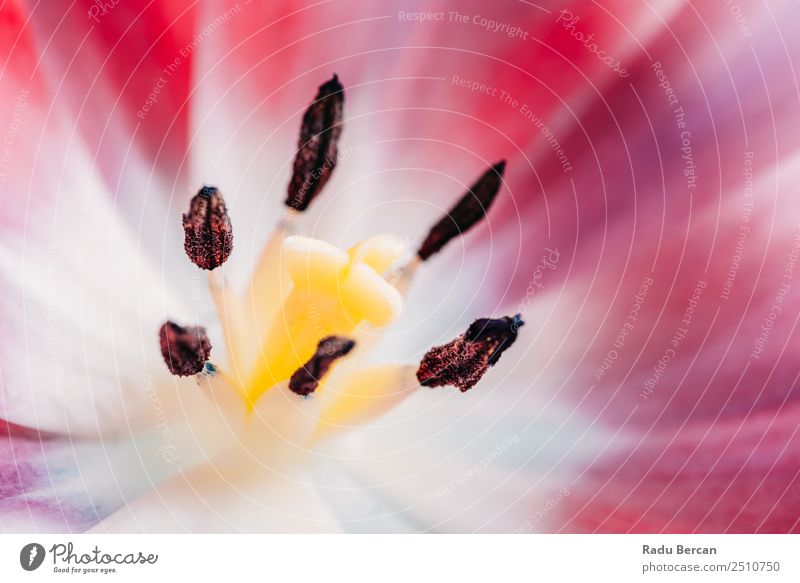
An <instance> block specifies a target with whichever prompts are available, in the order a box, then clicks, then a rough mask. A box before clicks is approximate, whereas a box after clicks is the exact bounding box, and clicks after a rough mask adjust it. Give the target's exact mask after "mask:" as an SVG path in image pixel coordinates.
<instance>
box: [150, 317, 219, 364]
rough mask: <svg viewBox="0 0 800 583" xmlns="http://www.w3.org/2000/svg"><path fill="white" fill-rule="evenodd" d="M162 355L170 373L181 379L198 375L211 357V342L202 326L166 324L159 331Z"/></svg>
mask: <svg viewBox="0 0 800 583" xmlns="http://www.w3.org/2000/svg"><path fill="white" fill-rule="evenodd" d="M158 337H159V340H160V341H161V355H162V356H163V357H164V362H165V363H167V368H168V369H169V371H170V372H171V373H172V374H174V375H177V376H180V377H187V376H191V375H194V374H197V373H199V372H201V371H202V370H203V368H204V367H205V363H206V361H207V360H208V358H209V356H211V342H209V340H208V336H206V329H205V328H203V327H202V326H186V327H183V326H179V325H178V324H176V323H175V322H169V321H167V322H164V324H162V326H161V329H160V330H159V331H158Z"/></svg>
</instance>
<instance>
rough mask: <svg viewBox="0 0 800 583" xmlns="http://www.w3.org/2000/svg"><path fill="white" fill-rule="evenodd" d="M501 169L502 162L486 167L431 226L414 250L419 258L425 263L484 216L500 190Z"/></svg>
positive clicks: (501, 181)
mask: <svg viewBox="0 0 800 583" xmlns="http://www.w3.org/2000/svg"><path fill="white" fill-rule="evenodd" d="M505 169H506V161H505V160H502V161H500V162H498V163H497V164H495V165H494V166H492V167H491V168H489V169H488V170H487V171H486V172H485V173H484V174H483V176H481V177H480V178H479V179H478V181H477V182H476V183H475V184H473V185H472V187H471V188H470V189H469V191H467V193H466V194H465V195H464V196H462V197H461V200H459V201H458V202H457V203H456V204H455V206H454V207H453V208H452V209H450V212H448V213H447V215H445V216H444V217H442V219H441V220H440V221H439V222H438V223H436V224H435V225H434V226H433V228H432V229H431V230H430V232H429V233H428V236H427V237H426V238H425V241H423V243H422V245H421V246H420V248H419V251H417V255H419V258H420V259H422V260H423V261H425V260H426V259H428V257H430V256H431V255H433V254H434V253H438V252H439V251H441V250H442V248H443V247H444V246H445V245H447V243H449V242H450V241H451V240H452V239H454V238H455V237H458V236H459V235H463V234H464V233H466V232H467V230H469V229H470V228H471V227H472V226H473V225H474V224H475V223H477V222H478V221H480V220H481V219H482V218H483V217H484V216H486V213H487V212H488V211H489V207H490V206H492V202H494V199H495V197H496V196H497V193H498V192H499V191H500V186H501V185H502V183H503V173H504V172H505Z"/></svg>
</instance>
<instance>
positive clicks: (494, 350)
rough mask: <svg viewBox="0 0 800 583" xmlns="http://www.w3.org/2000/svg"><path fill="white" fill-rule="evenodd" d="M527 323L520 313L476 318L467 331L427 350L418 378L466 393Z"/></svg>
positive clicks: (423, 381) (434, 384)
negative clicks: (511, 316)
mask: <svg viewBox="0 0 800 583" xmlns="http://www.w3.org/2000/svg"><path fill="white" fill-rule="evenodd" d="M524 324H525V323H524V322H523V321H522V318H521V317H520V315H519V314H517V315H516V316H514V317H513V318H509V317H507V316H506V317H503V318H481V319H479V320H475V322H473V323H472V325H470V327H469V328H468V329H467V331H466V333H464V334H462V335H461V336H459V337H458V338H456V339H455V340H452V341H450V342H448V343H447V344H444V345H442V346H435V347H433V348H432V349H430V350H429V351H428V352H427V354H425V356H424V357H423V358H422V362H421V363H420V366H419V369H418V370H417V380H419V382H420V384H421V385H423V386H426V387H443V386H445V385H453V386H456V387H458V388H459V390H460V391H461V392H462V393H464V392H466V391H468V390H469V389H471V388H472V387H474V386H475V384H476V383H477V382H478V381H479V380H481V377H483V375H484V373H485V372H486V371H487V370H488V369H489V367H491V366H494V365H495V364H497V361H498V360H500V355H501V354H502V353H503V352H504V351H505V350H506V349H507V348H508V347H509V346H511V345H512V344H513V343H514V341H515V340H516V339H517V332H518V331H519V328H520V326H523V325H524Z"/></svg>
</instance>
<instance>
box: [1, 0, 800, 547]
mask: <svg viewBox="0 0 800 583" xmlns="http://www.w3.org/2000/svg"><path fill="white" fill-rule="evenodd" d="M798 18H800V9H799V8H798V7H797V5H796V4H794V3H789V2H783V3H773V2H766V1H765V0H759V1H755V2H743V1H740V0H718V1H715V2H690V1H685V2H681V1H675V0H656V1H649V2H648V1H645V2H639V1H638V0H637V1H633V2H630V1H626V2H623V1H616V0H610V1H603V2H594V1H564V2H561V3H554V2H551V1H549V0H542V1H540V2H528V1H526V0H518V1H512V0H504V1H502V2H497V3H486V2H477V1H472V0H468V1H465V2H458V3H455V2H450V3H448V2H441V1H428V2H412V1H409V2H399V1H397V2H394V1H390V2H381V3H363V2H354V1H350V0H321V1H316V2H315V1H313V0H311V1H309V2H282V1H262V0H241V1H239V2H233V1H232V0H224V1H217V0H199V1H195V2H177V1H172V0H159V1H156V2H143V1H141V0H108V1H105V2H103V1H101V0H96V1H89V0H77V1H75V2H60V1H54V2H48V3H46V4H45V3H34V2H25V1H21V0H9V1H7V2H5V3H4V4H3V5H2V7H1V8H0V43H2V56H3V58H2V68H0V76H2V83H0V92H1V93H2V99H0V107H2V110H1V114H0V140H2V142H1V143H0V286H1V287H0V290H1V292H0V530H2V531H6V532H27V531H39V532H62V531H83V530H87V529H92V528H94V529H96V530H98V531H123V532H152V531H165V530H166V531H172V532H184V531H199V532H217V531H231V532H239V531H273V530H276V531H287V530H292V531H303V532H309V531H311V532H313V531H344V532H747V533H751V532H789V531H796V530H798V522H800V480H798V473H799V472H800V454H798V451H800V448H799V446H800V436H798V435H797V430H798V429H797V428H798V419H799V418H800V403H798V396H799V395H800V392H798V375H799V374H800V365H799V364H798V363H799V362H800V334H799V333H798V331H797V330H796V328H797V325H798V318H799V317H800V271H798V268H797V262H798V257H800V204H799V203H798V197H797V193H796V192H795V188H796V184H797V180H798V178H800V176H798V171H800V158H798V152H800V134H798V132H797V127H798V123H799V122H800V119H799V118H800V107H799V106H800V102H799V100H800V87H799V86H798V79H797V73H796V69H795V64H797V62H798V58H799V57H800V53H798V49H799V48H800V47H799V46H798V43H800V40H798V36H797V34H796V31H795V30H794V23H796V22H797V19H798ZM334 73H335V74H337V75H338V78H339V79H340V80H341V82H342V84H343V86H344V87H345V92H346V97H345V109H344V123H343V128H344V129H343V132H342V137H341V141H340V145H339V147H340V152H339V154H340V155H339V163H338V165H337V167H336V171H335V172H334V173H333V175H332V178H331V180H330V182H329V183H328V185H327V186H326V189H325V192H323V193H322V194H321V195H320V197H319V200H317V201H316V202H315V204H314V206H313V207H312V208H310V209H309V210H308V212H306V213H304V214H303V216H302V221H301V222H300V224H299V229H300V231H301V232H302V233H303V234H304V235H307V236H311V237H315V238H319V239H323V240H325V241H328V242H330V243H332V244H334V245H337V246H339V247H342V248H346V247H348V246H350V245H353V244H355V243H356V242H358V241H359V240H361V239H364V238H365V237H368V236H370V235H374V234H377V233H384V232H388V233H393V234H395V235H397V236H399V237H400V238H402V239H404V240H407V241H409V242H410V243H411V244H412V245H413V244H414V242H416V241H419V240H420V239H421V238H422V237H424V235H425V233H426V232H427V229H428V228H429V227H430V225H431V224H432V223H433V222H435V221H436V220H438V218H439V217H440V216H441V215H442V213H444V212H446V210H447V209H448V208H449V207H450V206H451V204H452V202H453V201H454V200H456V199H457V197H459V196H460V195H461V194H462V193H463V192H464V191H465V190H466V189H467V187H468V186H469V185H470V184H471V183H472V181H473V180H474V179H475V178H476V177H477V176H479V175H480V173H482V172H483V171H484V170H485V169H486V168H487V167H488V166H490V165H491V164H494V163H495V162H497V161H498V160H500V159H506V160H507V161H508V166H507V169H506V172H505V184H504V186H503V190H502V192H501V193H500V195H499V196H498V199H497V200H496V202H495V204H494V206H493V207H492V209H491V211H490V212H489V213H488V215H487V217H486V220H485V221H483V222H482V223H481V224H480V225H479V226H477V227H475V229H474V230H473V231H471V232H470V233H469V234H468V235H466V236H465V237H463V238H461V239H460V240H458V241H456V242H454V243H453V244H451V245H450V246H448V247H447V249H445V250H444V251H443V252H442V253H440V254H439V255H437V256H436V257H435V258H432V259H431V261H430V262H427V263H426V264H424V265H423V266H421V268H420V270H419V273H418V277H417V279H416V280H415V281H414V283H413V285H412V287H411V288H410V290H409V293H408V297H407V302H406V306H405V309H404V312H403V314H402V316H401V317H400V318H399V319H398V320H397V321H396V322H394V323H393V324H392V325H391V326H390V327H389V328H387V329H386V330H385V331H384V336H385V337H384V340H383V342H382V343H381V346H380V348H379V349H378V350H377V351H376V352H375V353H374V354H373V357H372V359H373V361H374V362H376V363H390V362H407V363H418V362H419V360H420V358H421V357H422V355H423V354H424V353H425V351H426V350H428V348H430V347H431V346H433V345H437V344H442V343H444V342H447V341H448V340H450V339H452V338H453V337H455V336H457V335H458V334H460V333H462V332H463V331H464V330H465V329H466V327H467V326H468V325H469V324H470V323H471V322H472V321H473V320H475V319H476V318H479V317H486V316H495V317H496V316H501V315H508V314H515V313H520V314H521V315H522V317H523V318H524V320H525V322H526V325H525V327H524V328H523V329H521V331H520V335H519V338H518V339H517V342H516V343H515V344H514V346H513V348H511V349H509V350H508V351H507V352H506V353H504V355H503V359H502V360H501V361H500V362H499V363H498V365H497V366H496V367H494V368H493V369H492V370H491V371H489V372H488V373H487V374H486V376H485V377H484V379H483V380H482V382H481V383H480V384H479V385H478V386H476V387H475V388H474V389H472V390H471V391H469V392H467V393H463V394H462V393H459V392H458V391H457V390H454V389H452V388H438V389H428V388H425V387H422V388H420V389H418V390H416V391H415V393H414V394H413V395H411V396H410V397H409V398H407V399H405V400H404V401H403V402H402V403H400V404H399V405H397V406H396V407H393V408H392V410H391V411H389V412H388V413H387V414H386V415H382V416H375V417H374V418H373V419H370V421H369V423H367V424H366V425H365V426H363V427H361V428H359V429H357V430H353V431H347V432H342V434H341V435H337V436H336V437H335V439H331V440H327V441H326V442H324V443H319V444H314V445H312V446H308V447H306V446H304V447H303V456H302V458H298V459H300V460H301V461H298V462H297V463H296V464H295V465H296V466H297V467H296V468H295V469H293V470H292V472H288V471H287V472H284V469H283V468H284V466H283V465H282V463H281V464H279V463H278V462H277V461H276V462H275V465H274V466H273V465H272V464H271V460H270V459H269V456H266V457H265V458H264V459H261V460H258V461H257V462H251V463H252V464H254V465H258V466H259V468H260V469H259V472H256V474H255V475H251V473H249V472H248V467H247V466H248V464H247V463H245V464H244V465H243V466H242V467H239V468H237V469H236V470H235V471H234V472H233V473H232V474H231V473H225V472H220V471H218V467H219V462H218V461H215V460H218V459H219V458H218V457H216V456H217V455H218V453H219V451H221V448H222V447H223V444H224V443H226V440H228V439H230V438H231V436H230V428H229V427H228V426H227V425H225V424H224V423H221V422H220V421H219V419H218V416H216V415H215V411H216V406H215V404H214V403H213V402H212V401H210V400H209V399H208V398H207V396H206V395H204V394H203V391H202V390H201V389H200V387H199V386H198V382H197V381H196V380H195V379H193V378H188V379H179V378H177V377H172V376H170V375H169V372H168V370H167V369H166V367H165V366H164V362H163V360H162V358H161V354H160V353H159V347H158V336H157V331H158V327H159V326H160V325H161V323H162V322H163V321H164V320H165V319H167V318H175V319H177V320H180V321H184V322H190V323H191V322H195V323H199V322H203V323H204V324H205V325H207V326H208V327H209V335H210V336H211V338H212V341H213V343H214V346H215V350H219V352H218V353H216V352H215V353H214V354H215V355H216V354H219V355H220V357H221V355H223V354H224V349H223V346H224V343H223V341H222V339H221V332H220V330H219V327H218V326H216V325H214V324H213V322H214V319H213V307H212V303H211V301H210V299H209V298H208V293H207V289H206V286H205V282H204V281H203V280H202V278H201V275H200V274H199V273H198V270H197V269H196V268H195V267H194V266H193V265H192V264H191V263H190V262H189V261H187V259H186V256H185V255H184V252H183V233H182V229H181V222H180V221H181V214H182V213H184V212H186V210H187V208H188V204H189V200H190V198H191V197H192V195H193V194H195V193H196V192H197V190H198V189H199V188H200V187H201V186H202V185H203V184H213V185H215V186H217V187H219V188H220V190H221V191H222V192H223V193H224V195H225V199H226V202H227V204H228V208H229V210H230V216H231V221H232V223H233V225H234V229H235V241H236V242H235V251H234V254H233V256H232V259H231V260H230V261H229V262H228V263H227V264H226V265H225V267H224V273H225V277H226V278H227V279H228V281H229V282H230V283H231V285H232V286H234V287H235V288H237V289H242V288H243V287H244V286H245V285H246V283H247V280H248V277H249V274H250V272H251V271H252V269H253V266H254V264H255V263H256V260H257V259H258V256H259V252H260V249H261V247H262V246H263V245H264V243H265V242H266V241H267V239H268V237H269V236H270V232H271V231H272V229H273V228H274V226H275V225H276V224H277V222H278V221H279V220H280V218H281V217H282V215H283V214H284V213H285V208H284V207H283V200H284V198H285V193H286V184H287V182H288V181H289V178H290V175H291V168H292V160H293V158H294V155H295V152H296V146H297V132H298V128H299V126H300V120H301V117H302V115H303V112H304V110H305V108H306V107H307V106H308V104H309V103H310V101H311V100H312V99H313V96H314V94H315V92H316V90H317V87H318V86H319V85H320V84H321V83H323V82H324V81H326V80H327V79H329V78H330V77H331V76H332V75H333V74H334ZM428 263H430V264H428ZM217 347H219V348H217ZM299 402H300V401H298V403H299ZM298 406H302V405H298ZM197 468H202V469H201V470H200V472H201V474H200V475H205V476H206V477H207V478H208V480H210V481H211V482H213V483H214V485H213V486H212V487H208V488H205V489H203V488H198V487H196V486H197V484H198V483H201V482H202V480H200V481H198V479H195V478H192V479H189V478H187V477H186V476H189V475H193V476H195V477H196V476H197V471H198V470H197ZM220 476H224V478H222V479H220ZM270 476H271V477H270ZM275 476H278V477H279V478H280V480H282V484H281V485H280V486H279V487H276V488H273V487H272V485H270V483H271V480H272V478H275ZM262 478H263V480H265V481H266V484H264V483H262V481H260V480H262ZM214 480H216V482H214Z"/></svg>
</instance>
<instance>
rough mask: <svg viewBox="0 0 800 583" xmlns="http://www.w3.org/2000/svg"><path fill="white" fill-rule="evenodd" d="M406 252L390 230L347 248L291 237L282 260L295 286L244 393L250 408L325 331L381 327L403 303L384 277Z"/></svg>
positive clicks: (270, 330) (349, 331) (288, 373)
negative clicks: (345, 249) (389, 232)
mask: <svg viewBox="0 0 800 583" xmlns="http://www.w3.org/2000/svg"><path fill="white" fill-rule="evenodd" d="M404 252H405V245H404V244H403V243H402V242H401V241H399V240H398V239H396V238H395V237H391V236H389V235H380V236H377V237H371V238H370V239H367V240H366V241H364V242H362V243H360V244H359V245H356V246H355V247H353V248H352V249H350V250H349V251H344V250H342V249H339V248H338V247H335V246H333V245H330V244H328V243H325V242H323V241H319V240H316V239H309V238H305V237H295V236H293V237H288V238H287V239H285V240H284V242H283V246H282V250H281V261H282V263H283V267H284V268H285V270H286V272H287V273H288V274H289V277H290V279H291V282H292V289H291V291H290V292H289V294H288V296H286V298H285V300H284V301H283V303H282V305H281V308H280V309H279V310H278V312H277V314H276V315H275V316H274V318H273V321H272V324H271V326H269V328H268V329H267V332H266V336H265V338H264V339H263V342H262V344H261V350H260V354H259V355H258V356H257V358H256V363H255V366H254V367H253V370H252V373H251V374H250V375H249V379H248V380H247V382H246V383H245V386H244V393H245V400H246V404H247V406H248V408H249V409H252V407H253V406H254V405H255V402H256V400H257V399H258V398H259V397H260V396H261V395H262V394H263V393H264V392H265V391H267V390H268V389H270V388H271V387H273V386H275V385H276V384H278V383H280V382H282V381H285V380H287V379H288V378H289V377H291V375H292V374H293V373H294V371H296V370H297V369H298V368H300V367H302V366H303V364H304V363H306V362H307V361H308V359H309V358H310V357H311V356H312V355H313V354H314V352H315V350H316V348H317V345H318V343H319V341H320V340H321V339H322V338H325V337H326V336H334V335H335V336H348V335H352V333H353V332H354V330H355V329H356V328H357V327H358V326H359V325H360V324H361V323H362V322H369V323H370V324H371V325H373V326H375V327H383V326H386V325H387V324H389V323H390V322H392V321H394V320H395V319H396V318H397V317H398V316H399V315H400V311H401V309H402V305H403V298H402V296H401V295H400V293H399V292H398V291H397V290H396V289H395V288H394V287H393V286H392V285H391V284H389V283H388V282H387V281H386V280H385V279H384V277H383V275H382V274H383V272H385V271H387V270H388V269H389V268H390V267H391V265H392V264H393V263H394V262H395V261H396V260H397V259H398V258H399V257H400V256H401V255H402V254H403V253H404Z"/></svg>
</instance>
